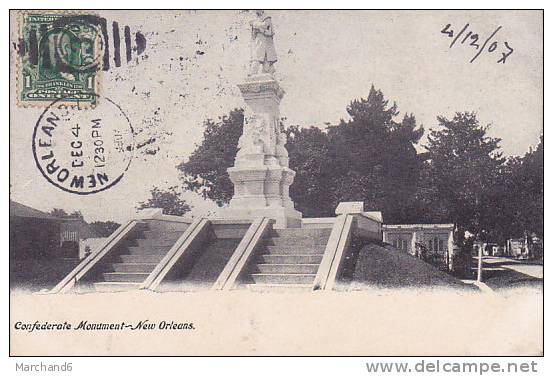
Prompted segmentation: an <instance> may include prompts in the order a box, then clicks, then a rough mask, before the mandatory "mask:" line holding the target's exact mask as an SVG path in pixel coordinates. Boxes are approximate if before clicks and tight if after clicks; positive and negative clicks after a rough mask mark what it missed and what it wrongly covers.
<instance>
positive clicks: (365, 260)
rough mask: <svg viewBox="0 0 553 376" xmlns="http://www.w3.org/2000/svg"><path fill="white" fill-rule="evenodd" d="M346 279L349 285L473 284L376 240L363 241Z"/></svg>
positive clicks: (422, 285) (464, 285) (471, 287)
mask: <svg viewBox="0 0 553 376" xmlns="http://www.w3.org/2000/svg"><path fill="white" fill-rule="evenodd" d="M348 279H349V281H350V283H349V286H348V289H356V288H358V287H359V288H361V287H362V286H366V285H372V286H378V287H392V288H402V287H454V288H459V287H461V288H468V289H473V288H474V287H473V286H471V285H467V284H465V283H463V282H462V281H461V280H459V279H457V278H455V277H453V276H451V275H449V274H447V273H445V272H443V271H441V270H438V269H437V268H435V267H434V266H432V265H430V264H428V263H426V262H424V261H422V260H420V259H418V258H416V257H414V256H411V255H410V254H407V253H405V252H400V251H398V250H397V249H395V248H392V247H389V248H388V247H387V248H384V247H383V246H381V245H377V244H369V245H365V246H364V247H363V248H361V249H360V250H359V254H358V255H356V256H355V260H354V261H353V262H352V265H351V273H350V276H349V278H345V279H344V282H345V281H346V280H348Z"/></svg>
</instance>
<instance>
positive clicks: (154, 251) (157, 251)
mask: <svg viewBox="0 0 553 376" xmlns="http://www.w3.org/2000/svg"><path fill="white" fill-rule="evenodd" d="M170 248H171V247H170V246H166V245H165V246H163V245H162V246H159V245H155V246H151V247H140V246H137V247H128V248H127V249H128V253H129V254H131V255H165V254H166V253H167V251H168V250H169V249H170Z"/></svg>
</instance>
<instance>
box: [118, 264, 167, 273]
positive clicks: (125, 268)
mask: <svg viewBox="0 0 553 376" xmlns="http://www.w3.org/2000/svg"><path fill="white" fill-rule="evenodd" d="M156 265H157V264H156V263H146V262H141V263H114V264H111V269H112V270H113V271H114V272H123V273H151V272H152V270H154V268H155V267H156Z"/></svg>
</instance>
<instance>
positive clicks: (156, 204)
mask: <svg viewBox="0 0 553 376" xmlns="http://www.w3.org/2000/svg"><path fill="white" fill-rule="evenodd" d="M150 193H151V195H152V196H151V197H150V198H149V199H148V200H146V201H143V202H141V203H139V204H138V206H137V209H139V210H142V209H147V208H160V209H163V214H167V215H178V216H182V215H184V214H185V213H187V212H189V211H190V210H191V209H192V208H191V207H190V205H188V204H187V203H186V200H184V199H182V198H181V194H182V193H181V192H178V191H177V187H169V188H168V189H167V190H161V189H159V188H158V187H154V188H153V189H152V190H151V191H150Z"/></svg>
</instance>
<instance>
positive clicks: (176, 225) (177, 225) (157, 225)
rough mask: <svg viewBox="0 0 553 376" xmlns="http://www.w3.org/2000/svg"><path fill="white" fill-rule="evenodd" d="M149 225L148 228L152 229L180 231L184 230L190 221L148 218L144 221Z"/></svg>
mask: <svg viewBox="0 0 553 376" xmlns="http://www.w3.org/2000/svg"><path fill="white" fill-rule="evenodd" d="M144 222H145V223H146V224H147V225H148V229H149V230H152V231H162V232H168V231H180V232H184V230H186V229H187V228H188V226H190V225H189V224H188V223H184V222H173V221H161V220H146V221H144Z"/></svg>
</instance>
